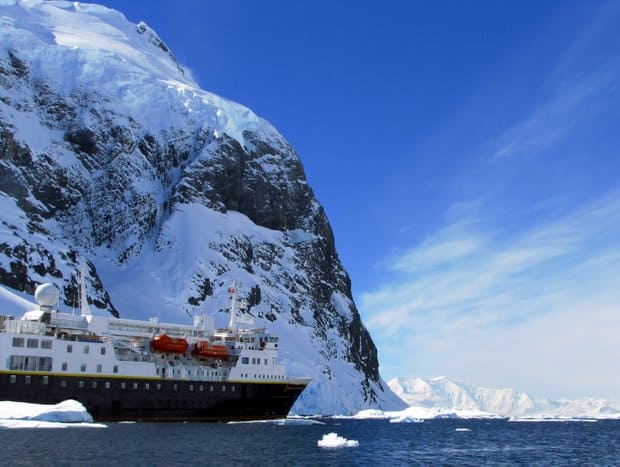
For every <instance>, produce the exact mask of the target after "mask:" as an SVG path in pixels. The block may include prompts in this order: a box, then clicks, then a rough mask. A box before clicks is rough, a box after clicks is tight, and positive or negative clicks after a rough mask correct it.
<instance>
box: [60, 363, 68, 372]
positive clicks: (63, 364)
mask: <svg viewBox="0 0 620 467" xmlns="http://www.w3.org/2000/svg"><path fill="white" fill-rule="evenodd" d="M61 371H67V362H62V366H61Z"/></svg>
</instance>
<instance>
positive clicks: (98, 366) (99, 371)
mask: <svg viewBox="0 0 620 467" xmlns="http://www.w3.org/2000/svg"><path fill="white" fill-rule="evenodd" d="M97 373H101V365H97Z"/></svg>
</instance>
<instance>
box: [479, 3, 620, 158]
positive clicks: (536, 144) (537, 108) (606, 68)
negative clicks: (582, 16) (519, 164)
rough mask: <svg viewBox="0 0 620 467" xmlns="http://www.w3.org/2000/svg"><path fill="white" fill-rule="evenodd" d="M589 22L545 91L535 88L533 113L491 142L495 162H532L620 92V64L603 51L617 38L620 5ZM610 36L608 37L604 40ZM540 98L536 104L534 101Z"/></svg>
mask: <svg viewBox="0 0 620 467" xmlns="http://www.w3.org/2000/svg"><path fill="white" fill-rule="evenodd" d="M589 13H590V14H591V18H590V19H589V21H588V22H587V24H586V26H585V27H584V28H583V29H582V30H581V31H577V32H576V35H575V37H574V39H573V40H572V42H571V43H569V44H567V46H566V49H565V51H564V53H562V54H560V56H559V57H558V58H557V60H556V62H555V63H554V64H553V65H552V66H551V69H550V70H548V71H547V73H546V79H545V80H543V82H542V83H541V84H540V87H541V89H532V102H534V104H533V105H532V107H531V109H530V111H529V112H527V113H526V115H525V116H524V117H522V118H521V119H520V120H518V121H516V122H514V123H513V124H512V125H511V126H509V127H508V128H507V129H506V130H505V131H504V132H503V133H501V134H500V135H499V136H498V137H497V138H496V139H495V140H494V141H493V142H492V143H491V148H492V149H491V150H490V152H491V155H490V157H489V159H490V160H491V161H499V160H503V159H506V158H512V157H526V156H527V157H529V156H532V155H535V154H538V153H540V152H541V151H543V150H544V149H546V148H548V147H549V146H551V145H553V144H554V143H556V142H557V141H558V140H560V139H561V138H562V137H563V136H565V135H566V134H567V133H568V132H570V131H571V130H572V129H573V128H575V127H576V126H577V125H579V123H580V122H582V121H583V120H584V119H586V118H588V117H590V116H591V115H592V114H593V113H595V112H597V110H598V109H599V108H600V107H601V106H605V105H609V104H610V100H609V96H610V93H611V92H613V91H614V90H615V89H617V85H618V77H619V76H620V60H619V58H618V56H617V55H616V54H609V53H608V52H607V51H606V50H605V49H606V47H608V46H609V39H608V37H611V38H612V40H613V38H614V37H615V35H616V31H617V28H618V21H619V19H620V4H618V2H615V1H609V2H607V3H604V4H599V5H598V8H592V9H590V10H589ZM606 34H607V35H609V36H606ZM537 94H541V95H542V97H540V98H539V99H537V100H534V96H536V95H537Z"/></svg>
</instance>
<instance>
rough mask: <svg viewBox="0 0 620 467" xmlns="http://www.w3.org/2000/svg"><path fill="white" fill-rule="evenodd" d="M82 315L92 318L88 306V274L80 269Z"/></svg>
mask: <svg viewBox="0 0 620 467" xmlns="http://www.w3.org/2000/svg"><path fill="white" fill-rule="evenodd" d="M80 314H81V315H82V316H92V315H93V313H92V311H90V307H89V306H88V297H87V296H86V272H85V271H84V268H83V267H82V268H80Z"/></svg>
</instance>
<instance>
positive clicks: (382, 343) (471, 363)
mask: <svg viewBox="0 0 620 467" xmlns="http://www.w3.org/2000/svg"><path fill="white" fill-rule="evenodd" d="M481 230H482V227H481V226H480V224H476V223H475V222H472V221H467V222H460V223H457V224H454V225H452V226H449V227H447V228H444V229H442V230H440V231H439V232H437V234H436V235H433V236H431V237H429V238H427V239H426V240H424V241H423V242H421V243H420V244H419V245H417V246H415V247H413V248H412V249H411V250H409V251H408V252H406V253H405V254H404V256H403V257H402V258H394V259H393V264H392V265H391V270H392V271H395V272H396V273H397V274H396V279H395V280H393V281H392V282H391V283H389V284H384V285H382V286H380V287H378V289H377V290H374V291H371V292H367V293H364V294H362V295H361V297H360V298H361V299H360V300H359V304H360V310H361V311H362V314H363V316H364V317H365V321H366V323H367V325H368V327H369V329H370V330H371V333H372V335H373V338H374V339H375V341H376V342H377V345H378V347H379V349H380V353H379V357H380V359H381V362H382V364H383V362H386V365H385V367H383V366H382V371H384V372H385V371H386V369H387V370H388V371H389V372H390V373H391V374H389V375H386V376H388V377H391V376H396V375H400V374H403V372H405V373H404V375H405V376H407V375H412V376H413V375H420V376H436V375H437V374H449V375H450V376H453V377H459V378H461V379H463V380H467V381H471V382H472V383H475V384H487V385H491V384H493V385H496V386H503V385H511V384H513V383H514V386H515V387H517V388H518V389H521V390H530V391H537V392H538V394H540V391H542V390H543V388H547V391H548V392H551V393H553V394H554V395H557V396H561V395H565V396H570V395H575V396H584V395H589V394H584V393H583V391H584V390H585V389H584V387H585V386H588V383H587V382H588V381H590V382H591V384H590V386H589V387H592V388H595V389H596V390H599V389H600V392H604V391H605V390H606V391H608V392H611V391H612V390H620V387H619V386H620V379H618V378H617V375H618V374H620V368H619V365H620V355H618V353H619V350H618V349H619V348H620V346H619V345H618V337H619V336H620V254H619V253H618V251H620V193H619V192H614V193H611V194H610V195H609V196H607V197H604V198H601V199H599V200H597V201H596V202H593V203H590V204H588V205H585V206H582V207H581V208H578V209H574V210H573V211H572V212H569V213H567V214H566V215H564V216H563V217H561V218H558V219H555V220H553V221H549V222H546V223H544V224H540V225H537V226H535V227H534V228H530V229H529V230H527V231H520V232H501V231H496V232H486V231H481ZM482 239H484V240H482ZM442 247H446V251H442ZM416 260H419V261H420V262H421V263H422V264H421V266H420V267H416V265H415V264H414V263H415V261H416ZM403 352H405V353H411V355H410V356H409V357H408V358H407V360H405V361H402V362H401V363H400V365H401V366H400V368H398V369H397V365H395V364H394V361H393V360H392V359H394V358H397V356H398V355H399V353H400V354H401V359H402V353H403ZM614 356H615V357H619V358H616V359H615V360H614V361H612V360H610V359H611V358H612V357H614ZM568 362H574V364H573V365H571V364H569V363H568ZM402 365H404V367H403V366H402ZM612 370H613V371H612ZM597 388H598V389H597ZM593 390H594V389H593ZM562 391H564V392H562ZM586 392H587V391H586ZM535 393H536V392H535ZM542 395H551V394H547V393H543V394H542ZM591 395H594V394H591ZM608 396H609V397H611V394H609V395H608ZM616 397H617V395H616Z"/></svg>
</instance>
